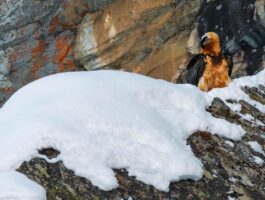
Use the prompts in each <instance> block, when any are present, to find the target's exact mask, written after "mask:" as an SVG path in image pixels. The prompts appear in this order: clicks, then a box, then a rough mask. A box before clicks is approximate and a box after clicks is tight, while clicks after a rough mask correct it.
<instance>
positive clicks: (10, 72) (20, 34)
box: [0, 0, 265, 200]
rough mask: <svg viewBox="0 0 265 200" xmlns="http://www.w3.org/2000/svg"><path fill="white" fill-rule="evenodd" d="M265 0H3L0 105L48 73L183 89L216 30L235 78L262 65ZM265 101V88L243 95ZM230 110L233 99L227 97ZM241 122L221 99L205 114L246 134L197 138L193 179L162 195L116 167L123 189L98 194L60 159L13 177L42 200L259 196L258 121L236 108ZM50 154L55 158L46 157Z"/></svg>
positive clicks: (31, 165)
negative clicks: (91, 74)
mask: <svg viewBox="0 0 265 200" xmlns="http://www.w3.org/2000/svg"><path fill="white" fill-rule="evenodd" d="M264 27H265V0H233V1H231V0H202V1H194V0H144V1H143V0H133V1H132V0H57V1H54V0H8V1H6V0H0V105H2V104H3V103H4V102H5V101H6V100H7V99H8V97H9V96H10V95H11V94H13V93H14V92H15V91H16V90H17V89H19V88H20V87H22V86H23V85H25V84H27V83H29V82H31V81H33V80H35V79H38V78H40V77H43V76H47V75H50V74H54V73H58V72H64V71H75V70H97V69H118V70H126V71H132V72H136V73H141V74H145V75H148V76H152V77H155V78H161V79H165V80H168V81H173V82H175V81H176V80H177V81H178V82H185V67H186V65H187V63H188V62H189V60H190V58H191V56H192V54H196V53H198V52H199V48H198V41H199V38H200V37H201V36H202V35H203V34H204V32H207V31H216V32H218V33H219V34H220V36H221V39H222V41H223V44H222V45H223V49H224V50H225V51H228V52H229V53H231V54H233V55H234V57H233V59H234V63H235V67H234V71H233V77H238V76H244V75H246V74H255V73H256V72H257V71H259V70H261V68H263V67H264V66H265V57H264V55H265V53H264V51H265V48H264V43H265V41H264V40H265V28H264ZM243 90H244V91H245V92H246V93H247V94H248V95H249V96H250V97H251V98H253V99H254V100H256V101H259V102H260V103H262V104H264V102H265V97H264V96H265V89H264V86H260V88H247V87H246V88H243ZM228 101H229V102H230V103H235V102H234V101H233V100H228ZM239 103H240V104H241V105H242V109H241V113H242V114H249V115H250V116H252V117H253V118H254V121H252V120H248V119H242V118H241V117H240V114H239V113H234V112H232V111H231V110H230V109H229V108H228V107H227V106H226V104H225V102H222V101H221V100H219V99H216V100H215V101H214V102H213V105H212V106H211V107H210V108H209V112H211V113H212V114H213V115H214V116H216V117H221V118H224V119H226V120H228V121H230V122H233V123H238V124H240V125H242V127H243V128H244V129H245V130H246V131H247V132H248V134H247V135H246V136H245V137H244V138H243V140H242V141H240V142H234V143H231V141H225V139H223V138H219V137H217V136H212V135H210V134H208V133H201V132H198V133H195V134H194V135H193V136H192V137H191V138H190V139H189V143H190V145H191V146H192V148H193V151H194V153H195V154H196V156H198V157H199V158H200V159H201V160H202V161H203V163H204V167H205V176H204V177H203V179H201V180H200V181H198V182H192V181H189V180H187V181H181V182H178V183H172V185H171V186H170V191H169V192H168V193H163V192H160V191H157V190H156V189H154V188H153V187H151V186H147V185H144V184H143V183H141V182H138V181H137V180H135V179H134V178H132V177H128V176H127V173H126V171H124V170H117V173H116V174H117V178H118V180H119V182H120V187H119V188H118V189H116V190H114V191H111V192H103V191H100V190H99V189H98V188H96V187H94V186H92V185H91V184H90V183H89V182H88V181H87V180H85V179H83V178H81V177H77V176H75V175H74V173H73V172H72V171H70V170H68V169H66V168H65V167H64V165H63V163H62V162H57V163H54V164H50V163H47V162H46V161H45V159H41V158H35V159H33V160H31V161H29V162H24V163H23V165H22V166H21V167H20V168H19V169H18V171H21V172H23V173H24V174H26V175H27V176H28V177H30V178H31V179H32V180H35V181H36V182H38V183H40V184H41V185H43V186H44V187H45V188H46V189H47V194H48V199H51V200H53V199H120V198H125V199H126V198H129V197H132V198H133V199H227V198H228V196H230V197H236V198H238V199H265V192H264V188H265V185H264V183H265V181H264V179H265V172H264V164H262V165H259V164H257V163H255V162H254V161H257V157H260V158H262V159H265V157H264V155H262V154H259V153H257V152H254V151H253V150H252V149H251V148H250V146H249V145H248V144H247V142H248V141H250V140H255V141H258V142H259V143H260V144H261V145H262V146H263V148H265V141H264V138H265V135H264V134H265V127H264V126H262V125H260V123H258V122H257V121H260V122H263V123H264V122H265V114H264V113H262V112H261V111H259V110H257V109H256V108H255V107H254V105H250V104H249V103H247V102H244V101H240V102H239ZM40 153H41V154H44V155H48V156H56V155H58V154H59V152H56V151H54V150H51V149H50V150H43V151H41V152H40Z"/></svg>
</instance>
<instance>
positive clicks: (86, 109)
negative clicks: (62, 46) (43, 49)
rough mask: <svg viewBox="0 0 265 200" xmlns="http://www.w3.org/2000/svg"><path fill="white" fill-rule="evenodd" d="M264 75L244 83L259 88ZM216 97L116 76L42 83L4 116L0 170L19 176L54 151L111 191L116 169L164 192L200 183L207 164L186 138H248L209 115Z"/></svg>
mask: <svg viewBox="0 0 265 200" xmlns="http://www.w3.org/2000/svg"><path fill="white" fill-rule="evenodd" d="M264 73H265V71H263V72H261V73H260V74H259V75H257V76H256V77H253V78H245V80H246V82H244V81H241V82H242V84H248V82H251V81H252V85H255V84H254V82H255V81H256V84H259V83H260V82H261V81H262V79H261V78H259V77H262V76H263V75H264ZM260 79H261V80H260ZM240 86H241V85H240V84H238V81H237V84H231V87H228V88H227V89H221V90H220V91H222V92H223V93H225V91H228V92H226V96H229V95H228V94H229V92H234V89H235V87H240ZM233 88H234V89H233ZM213 94H214V92H212V93H209V94H207V93H204V92H201V91H200V90H198V89H197V88H195V87H193V86H191V85H175V84H171V83H168V82H165V81H161V80H155V79H151V78H147V77H144V76H141V75H136V74H132V73H125V72H117V71H97V72H74V73H63V74H58V75H53V76H49V77H46V78H43V79H40V80H38V81H35V82H33V83H30V84H29V85H27V86H26V87H24V88H22V89H21V90H19V91H18V92H17V93H15V94H14V95H13V96H12V97H11V98H10V100H9V101H8V102H7V103H6V104H5V105H4V107H3V108H2V109H1V110H0V127H1V134H0V153H1V155H5V156H3V157H2V158H1V159H0V171H2V172H4V171H8V170H12V169H16V168H17V167H18V166H19V165H20V164H21V163H22V162H23V161H24V160H29V159H31V158H33V157H34V156H37V150H38V149H40V148H43V147H54V148H56V149H58V150H59V151H60V152H61V154H60V156H59V159H61V160H62V161H63V162H64V164H65V165H66V166H67V167H68V168H69V169H72V170H74V171H75V173H76V174H77V175H80V176H83V177H85V178H87V179H88V180H91V181H92V183H93V184H94V185H96V186H98V187H100V188H101V189H104V190H111V189H113V188H115V187H117V185H118V183H117V180H116V178H115V176H114V173H113V171H112V168H126V169H127V170H128V172H129V175H131V176H136V177H137V179H138V180H140V181H142V182H144V183H146V184H151V185H153V186H155V187H156V188H158V189H160V190H165V191H166V190H168V186H169V183H170V182H171V181H178V180H181V179H188V178H189V179H193V180H198V179H200V178H201V176H202V163H201V162H200V160H198V159H197V158H196V157H195V156H194V155H193V153H192V151H191V149H190V146H188V145H187V144H186V139H187V138H188V137H189V136H190V135H191V134H192V133H194V132H195V131H197V130H201V131H208V132H212V133H216V134H219V135H220V136H224V137H227V138H230V139H234V140H238V139H240V138H241V137H242V136H243V135H244V133H245V132H244V131H243V129H242V128H241V127H240V126H237V125H234V124H230V123H228V122H227V121H225V120H222V119H216V118H214V117H212V116H211V114H210V113H208V112H206V111H205V109H206V107H208V106H209V105H210V104H211V101H212V99H213V97H214V95H213ZM233 95H234V94H231V95H230V96H233ZM237 97H242V98H244V96H242V95H241V94H237ZM10 146H12V147H13V149H19V151H10Z"/></svg>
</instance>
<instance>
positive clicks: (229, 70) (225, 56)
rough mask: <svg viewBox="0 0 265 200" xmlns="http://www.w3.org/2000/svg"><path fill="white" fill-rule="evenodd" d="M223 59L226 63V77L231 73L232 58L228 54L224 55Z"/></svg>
mask: <svg viewBox="0 0 265 200" xmlns="http://www.w3.org/2000/svg"><path fill="white" fill-rule="evenodd" d="M224 58H225V60H226V61H227V63H228V75H229V76H231V74H232V71H233V56H232V55H230V54H224Z"/></svg>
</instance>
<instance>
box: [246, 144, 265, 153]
mask: <svg viewBox="0 0 265 200" xmlns="http://www.w3.org/2000/svg"><path fill="white" fill-rule="evenodd" d="M248 144H249V146H250V147H251V148H252V149H253V150H254V151H256V152H258V153H260V154H262V155H263V156H265V152H264V151H263V149H262V146H261V145H260V144H259V143H258V142H257V141H250V142H248Z"/></svg>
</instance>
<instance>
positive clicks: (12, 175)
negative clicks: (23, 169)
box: [0, 172, 46, 200]
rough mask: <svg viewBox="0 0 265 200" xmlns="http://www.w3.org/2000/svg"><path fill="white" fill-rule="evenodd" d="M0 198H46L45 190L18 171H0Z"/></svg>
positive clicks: (5, 199) (3, 199) (29, 199)
mask: <svg viewBox="0 0 265 200" xmlns="http://www.w3.org/2000/svg"><path fill="white" fill-rule="evenodd" d="M0 199H2V200H12V199H13V200H46V192H45V190H44V189H43V188H42V187H41V186H39V185H38V184H37V183H34V182H33V181H31V180H29V179H28V178H27V177H26V176H24V175H23V174H20V173H18V172H5V173H0Z"/></svg>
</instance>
